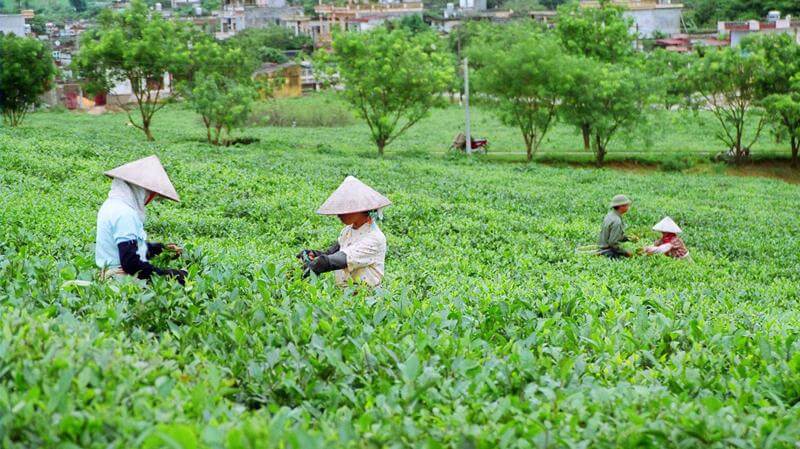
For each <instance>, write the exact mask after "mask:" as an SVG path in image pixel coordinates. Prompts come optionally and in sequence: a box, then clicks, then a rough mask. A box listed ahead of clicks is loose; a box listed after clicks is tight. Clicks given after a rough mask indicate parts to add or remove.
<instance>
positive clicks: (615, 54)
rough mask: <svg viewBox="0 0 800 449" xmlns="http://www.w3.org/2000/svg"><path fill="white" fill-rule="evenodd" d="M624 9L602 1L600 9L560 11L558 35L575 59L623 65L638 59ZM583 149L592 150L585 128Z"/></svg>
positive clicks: (565, 8)
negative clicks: (592, 59)
mask: <svg viewBox="0 0 800 449" xmlns="http://www.w3.org/2000/svg"><path fill="white" fill-rule="evenodd" d="M622 13H623V9H622V8H621V7H619V6H616V5H613V4H611V3H610V2H609V1H607V0H601V1H600V5H599V6H598V7H583V6H581V5H580V4H579V3H577V2H572V3H567V4H564V5H561V6H559V7H558V22H557V23H556V34H557V35H558V36H559V38H560V39H561V42H562V43H563V45H564V48H565V49H566V50H567V51H568V52H569V53H572V54H574V55H578V56H585V57H587V58H594V59H597V60H600V61H604V62H609V63H619V62H623V61H627V60H629V59H631V58H632V57H633V55H634V48H633V42H634V40H635V39H636V37H635V36H634V35H633V34H632V33H631V32H630V28H631V26H632V22H631V20H630V19H627V18H625V17H624V16H623V15H622ZM581 134H582V135H583V147H584V149H585V150H587V151H588V150H589V146H590V140H591V139H590V137H591V136H590V135H589V129H587V128H582V129H581Z"/></svg>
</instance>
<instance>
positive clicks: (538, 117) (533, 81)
mask: <svg viewBox="0 0 800 449" xmlns="http://www.w3.org/2000/svg"><path fill="white" fill-rule="evenodd" d="M493 34H495V36H494V38H493V39H488V38H487V39H480V40H477V42H476V43H475V44H474V45H473V46H471V47H470V48H469V55H470V59H471V60H472V61H476V62H475V63H474V65H475V67H476V70H475V90H476V91H478V92H481V93H483V94H486V97H487V98H488V101H489V102H490V104H491V105H492V106H493V107H494V109H495V110H496V111H497V113H498V115H499V117H500V119H501V120H502V121H503V123H505V124H507V125H509V126H515V127H517V128H519V130H520V132H521V133H522V138H523V140H524V141H525V150H526V154H527V159H528V161H530V160H531V159H533V155H534V153H535V152H536V151H537V150H538V149H539V145H540V144H541V143H542V140H543V139H544V137H545V135H546V134H547V131H548V130H549V129H550V126H551V125H552V124H553V122H554V121H555V119H556V116H557V111H558V105H559V102H560V100H561V91H562V87H563V85H564V83H565V80H564V79H563V74H564V71H563V67H566V66H570V65H572V64H573V63H574V62H573V61H572V59H574V58H570V57H568V56H567V55H565V54H564V53H563V50H562V49H561V46H560V45H559V42H558V41H557V40H556V38H554V37H553V36H551V35H550V34H545V33H543V32H541V31H539V30H537V29H536V28H534V27H532V26H530V24H528V23H523V24H517V25H511V26H505V27H502V28H500V29H498V32H497V33H493ZM487 37H488V36H487Z"/></svg>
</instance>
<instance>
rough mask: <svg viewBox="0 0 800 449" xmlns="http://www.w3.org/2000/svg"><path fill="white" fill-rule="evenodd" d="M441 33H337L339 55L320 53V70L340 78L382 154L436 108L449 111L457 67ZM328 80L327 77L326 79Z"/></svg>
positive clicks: (379, 30) (381, 30) (335, 51)
mask: <svg viewBox="0 0 800 449" xmlns="http://www.w3.org/2000/svg"><path fill="white" fill-rule="evenodd" d="M450 58H451V56H450V54H448V53H447V52H445V51H444V48H443V46H442V45H441V42H440V40H439V38H438V37H437V36H436V34H434V33H432V32H427V33H417V34H412V33H411V32H409V31H408V30H405V29H396V30H392V31H389V30H387V29H386V28H384V27H380V28H377V29H375V30H373V31H370V32H366V33H337V34H335V35H334V38H333V51H332V52H330V53H320V54H318V64H317V65H318V66H320V67H323V70H324V72H325V73H326V74H327V75H328V77H329V78H330V77H331V75H332V74H334V73H336V74H337V75H338V79H339V80H340V82H341V83H342V84H343V85H344V90H343V95H344V97H345V98H346V99H347V100H348V101H349V102H350V103H351V104H352V105H353V106H354V107H355V109H356V111H357V112H358V115H359V116H360V117H361V118H362V119H363V120H364V121H366V123H367V126H369V129H370V133H371V136H372V140H373V142H375V145H376V146H377V147H378V153H379V154H381V155H383V152H384V148H385V147H386V146H387V145H389V144H390V143H391V142H392V141H394V140H395V139H396V138H397V137H398V136H400V135H402V134H403V133H404V132H405V131H406V130H408V129H409V128H410V127H412V126H414V124H415V123H417V122H418V121H419V120H420V119H422V118H423V117H425V116H427V115H428V112H429V111H430V109H431V108H434V107H438V106H443V105H444V98H443V97H442V93H443V92H445V91H446V90H447V88H448V87H449V86H450V85H451V83H452V78H453V76H454V64H453V62H452V60H451V59H450ZM323 76H324V74H323Z"/></svg>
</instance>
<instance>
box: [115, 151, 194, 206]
mask: <svg viewBox="0 0 800 449" xmlns="http://www.w3.org/2000/svg"><path fill="white" fill-rule="evenodd" d="M105 175H106V176H108V177H111V178H119V179H121V180H123V181H125V182H129V183H131V184H134V185H137V186H139V187H142V188H144V189H147V190H149V191H151V192H155V193H157V194H159V195H161V196H163V197H164V198H169V199H171V200H172V201H178V202H180V200H181V199H180V197H179V196H178V192H176V191H175V187H173V186H172V182H171V181H170V180H169V176H167V172H166V171H164V166H162V165H161V161H159V160H158V157H156V156H148V157H146V158H144V159H139V160H138V161H133V162H129V163H127V164H125V165H121V166H119V167H117V168H115V169H113V170H109V171H107V172H105Z"/></svg>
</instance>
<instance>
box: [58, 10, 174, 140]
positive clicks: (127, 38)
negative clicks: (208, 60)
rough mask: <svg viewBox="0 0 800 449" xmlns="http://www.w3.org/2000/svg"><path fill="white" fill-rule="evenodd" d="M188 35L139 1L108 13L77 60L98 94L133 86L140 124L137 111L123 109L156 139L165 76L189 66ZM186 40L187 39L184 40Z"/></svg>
mask: <svg viewBox="0 0 800 449" xmlns="http://www.w3.org/2000/svg"><path fill="white" fill-rule="evenodd" d="M186 33H187V32H186V31H185V30H183V29H182V27H181V25H180V24H178V23H173V22H168V21H166V20H164V19H163V18H162V17H161V15H159V14H151V13H150V11H149V10H148V8H147V5H146V4H145V3H144V2H142V1H141V0H133V2H132V3H131V6H130V7H129V8H128V9H126V10H125V11H123V12H121V13H112V12H110V11H108V10H106V11H104V12H103V13H102V14H101V15H100V17H99V18H98V24H97V27H95V28H93V29H91V30H89V31H87V32H86V33H84V35H83V37H82V39H81V46H80V51H79V52H78V54H77V55H76V57H75V60H74V61H73V65H74V67H75V68H76V69H77V73H78V74H79V76H81V77H82V78H83V79H85V80H87V82H88V83H89V85H91V86H92V87H93V88H94V89H96V90H104V91H108V90H110V89H111V87H112V86H113V85H114V84H116V83H118V82H123V81H128V82H129V83H130V85H131V90H132V92H133V96H134V97H135V100H136V104H135V109H136V110H137V111H138V114H139V120H138V122H137V121H136V120H134V118H133V115H132V114H131V111H132V109H133V108H132V107H130V105H128V104H121V106H122V107H123V108H124V109H125V111H126V112H127V113H128V119H129V121H130V123H131V124H132V125H133V126H135V127H136V128H138V129H140V130H142V132H144V134H145V136H146V137H147V140H153V134H152V132H151V125H152V121H153V116H154V115H155V113H156V112H158V111H159V110H160V109H162V108H163V107H164V105H165V104H166V102H165V101H164V100H165V98H164V97H165V95H166V94H167V93H168V92H167V91H166V86H165V85H164V82H163V79H164V76H165V74H167V73H171V72H173V71H176V70H178V67H180V66H181V64H185V61H184V60H185V58H186V57H187V55H188V50H187V48H186V45H185V39H184V38H185V35H186ZM181 36H183V37H184V38H181Z"/></svg>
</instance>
